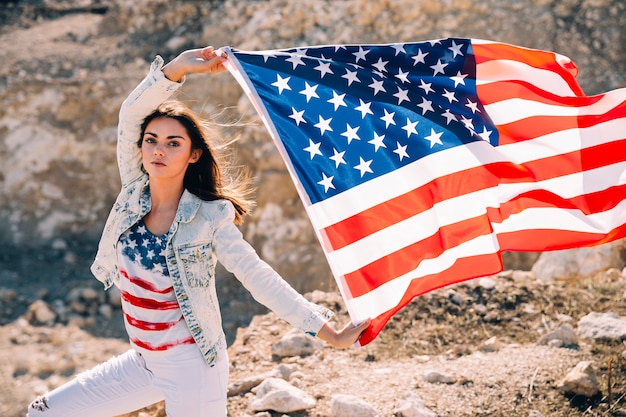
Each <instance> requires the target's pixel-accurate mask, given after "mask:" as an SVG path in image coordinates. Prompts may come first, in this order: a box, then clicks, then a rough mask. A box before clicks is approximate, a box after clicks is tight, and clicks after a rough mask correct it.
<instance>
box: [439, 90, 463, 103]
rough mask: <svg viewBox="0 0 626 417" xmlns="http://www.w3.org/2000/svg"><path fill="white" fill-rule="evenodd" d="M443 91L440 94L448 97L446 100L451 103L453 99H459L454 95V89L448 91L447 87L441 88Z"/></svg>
mask: <svg viewBox="0 0 626 417" xmlns="http://www.w3.org/2000/svg"><path fill="white" fill-rule="evenodd" d="M443 91H444V93H443V94H442V96H444V97H445V98H447V99H448V101H449V102H450V103H452V102H453V101H459V100H457V98H456V97H455V96H454V91H448V90H447V89H445V88H444V89H443Z"/></svg>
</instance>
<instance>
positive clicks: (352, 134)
mask: <svg viewBox="0 0 626 417" xmlns="http://www.w3.org/2000/svg"><path fill="white" fill-rule="evenodd" d="M359 128H360V126H357V127H352V126H350V125H349V124H347V123H346V131H345V132H343V133H342V134H341V136H345V138H346V139H348V145H349V144H350V143H352V141H353V140H361V138H360V137H359V135H358V134H357V132H358V131H359Z"/></svg>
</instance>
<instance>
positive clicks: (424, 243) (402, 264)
mask: <svg viewBox="0 0 626 417" xmlns="http://www.w3.org/2000/svg"><path fill="white" fill-rule="evenodd" d="M491 232H492V227H491V224H490V223H489V219H488V218H487V216H486V215H482V216H478V217H474V218H471V219H467V220H464V221H461V222H458V223H454V224H450V225H446V226H442V227H440V228H439V229H438V230H437V232H436V233H435V234H433V235H431V236H429V237H427V238H425V239H422V240H419V241H417V242H415V243H413V244H412V245H409V246H407V247H404V248H402V249H401V250H398V251H396V252H394V253H390V254H388V255H387V256H384V257H382V258H379V259H377V260H376V261H374V262H372V263H370V264H369V265H365V266H363V267H362V268H359V269H357V270H356V271H354V272H351V273H348V274H345V275H344V279H345V282H346V284H347V285H348V287H349V288H350V294H352V296H353V297H359V296H361V295H364V294H366V293H368V292H370V291H372V290H374V289H376V288H378V287H380V286H381V285H383V284H385V283H387V282H390V281H393V280H394V279H396V278H397V277H399V276H402V275H404V274H407V273H409V272H411V271H412V270H414V269H415V268H417V267H418V266H419V264H420V263H421V262H422V261H423V260H424V259H433V258H436V257H438V256H439V255H441V254H442V253H443V252H445V251H446V250H447V249H449V248H453V247H456V246H458V245H460V244H461V243H463V242H465V241H468V240H471V239H473V238H475V237H478V236H483V235H486V234H489V233H491Z"/></svg>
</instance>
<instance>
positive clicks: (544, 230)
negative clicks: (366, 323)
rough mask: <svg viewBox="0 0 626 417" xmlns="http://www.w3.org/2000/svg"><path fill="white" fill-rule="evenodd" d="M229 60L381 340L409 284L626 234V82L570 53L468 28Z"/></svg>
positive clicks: (232, 55)
mask: <svg viewBox="0 0 626 417" xmlns="http://www.w3.org/2000/svg"><path fill="white" fill-rule="evenodd" d="M225 52H226V53H227V55H228V60H227V66H228V68H229V70H230V71H231V73H232V74H233V75H234V76H235V78H236V79H237V80H238V81H239V83H240V84H241V86H242V87H243V89H244V90H245V91H246V92H247V94H248V95H249V96H250V98H251V100H252V102H253V104H254V105H255V107H256V110H257V111H258V113H259V115H260V116H261V118H262V120H263V122H264V123H265V125H266V127H267V129H268V130H269V132H270V134H271V136H272V138H273V140H274V141H275V143H276V146H277V147H278V149H279V151H280V153H281V155H282V157H283V159H284V161H285V163H286V165H287V168H288V170H289V172H290V174H291V176H292V179H293V181H294V183H295V185H296V188H297V189H298V192H299V193H300V197H301V199H302V201H303V203H304V206H305V207H306V210H307V213H308V216H309V218H310V220H311V223H312V225H313V227H314V229H315V231H316V233H317V236H318V238H319V240H320V242H321V245H322V247H323V249H324V252H325V254H326V257H327V259H328V263H329V265H330V268H331V270H332V272H333V274H334V276H335V279H336V281H337V285H338V286H339V289H340V291H341V293H342V296H343V298H344V300H345V302H346V305H347V308H348V311H349V313H350V316H351V319H352V321H353V322H360V321H362V320H364V319H366V318H372V319H373V321H372V324H371V326H370V327H369V329H368V330H367V331H366V333H364V334H363V336H362V337H361V340H360V343H361V344H362V345H365V344H367V343H369V342H370V341H372V340H373V339H374V338H375V337H376V336H377V335H378V333H379V332H380V331H381V330H382V329H383V327H384V326H385V324H386V323H387V322H388V320H389V319H390V318H391V317H392V316H393V314H395V313H396V312H397V311H398V310H400V309H401V308H402V307H404V306H405V305H406V304H408V303H409V302H410V301H411V300H412V299H413V298H414V297H416V296H418V295H420V294H424V293H426V292H428V291H431V290H433V289H436V288H440V287H443V286H445V285H449V284H452V283H456V282H461V281H463V280H467V279H471V278H475V277H480V276H485V275H490V274H494V273H497V272H499V271H501V270H502V260H501V252H502V251H546V250H553V249H566V248H574V247H581V246H588V245H594V244H600V243H603V242H608V241H611V240H615V239H618V238H622V237H624V236H626V225H625V223H626V89H621V90H615V91H611V92H608V93H606V94H601V95H597V96H593V97H587V96H585V95H584V93H583V91H582V89H581V88H580V86H579V85H578V84H577V82H576V80H575V76H576V67H575V65H574V64H573V63H572V62H571V61H570V60H569V59H568V58H566V57H564V56H561V55H558V54H555V53H552V52H546V51H539V50H532V49H526V48H522V47H517V46H513V45H507V44H502V43H497V42H490V41H482V40H475V39H459V38H449V39H440V40H435V41H430V42H422V43H403V44H388V45H335V46H315V47H304V48H294V49H285V50H273V51H262V52H245V51H238V50H236V49H231V48H225Z"/></svg>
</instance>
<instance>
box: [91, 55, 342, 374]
mask: <svg viewBox="0 0 626 417" xmlns="http://www.w3.org/2000/svg"><path fill="white" fill-rule="evenodd" d="M162 65H163V59H162V58H161V57H160V56H157V57H156V58H155V60H154V62H153V63H152V66H151V69H150V72H149V74H148V75H147V76H146V77H145V78H144V80H143V81H142V82H141V83H140V84H139V85H138V86H137V87H136V88H135V90H133V92H132V93H131V94H130V95H129V96H128V98H127V99H126V100H125V101H124V103H123V104H122V107H121V110H120V118H119V125H118V143H117V159H118V165H119V169H120V176H121V180H122V190H121V192H120V194H119V196H118V197H117V200H116V201H115V204H114V206H113V208H112V209H111V212H110V214H109V217H108V219H107V221H106V224H105V226H104V231H103V233H102V237H101V240H100V244H99V246H98V252H97V255H96V258H95V260H94V262H93V264H92V266H91V270H92V272H93V274H94V275H95V277H96V278H97V279H98V280H99V281H101V282H102V283H103V284H104V285H105V288H109V287H111V285H119V279H120V278H119V271H118V268H117V252H116V245H117V243H118V240H119V238H120V236H121V235H122V233H124V232H125V231H126V230H127V229H128V228H129V227H131V226H132V225H133V224H135V223H136V222H137V221H139V220H140V219H141V218H143V217H144V216H145V215H146V214H147V213H148V212H149V211H150V207H151V198H150V188H149V181H148V175H147V174H146V173H145V172H144V171H143V170H142V169H141V150H140V148H139V147H138V146H137V140H138V139H139V135H140V133H141V132H140V126H141V123H142V122H143V120H144V118H145V117H146V116H147V115H148V114H150V113H151V112H152V111H153V110H154V109H155V108H156V107H157V106H158V105H159V104H160V103H162V102H163V101H165V100H167V99H168V98H169V97H170V96H171V95H172V94H173V93H174V92H175V91H177V90H178V89H179V88H180V86H181V85H182V82H181V83H176V82H172V81H170V80H168V79H167V78H166V77H165V76H164V75H163V72H162V71H161V67H162ZM234 218H235V209H234V207H233V205H232V203H231V202H230V201H227V200H216V201H203V200H201V199H200V198H198V197H197V196H195V195H193V194H191V193H190V192H189V191H187V190H185V191H184V193H183V195H182V197H181V199H180V202H179V205H178V211H177V213H176V216H175V219H174V222H173V223H172V226H171V229H170V232H171V233H170V234H169V236H170V238H169V240H168V242H167V245H166V261H167V267H168V269H169V272H170V277H171V279H172V284H173V288H174V293H175V294H176V298H177V300H178V303H179V305H180V308H181V310H182V313H183V317H184V318H185V321H186V323H187V326H188V327H189V330H190V331H191V334H192V336H193V338H194V339H195V341H196V344H197V346H198V348H199V349H200V351H201V352H202V354H203V356H204V359H205V361H206V363H207V364H208V365H209V366H213V365H215V363H216V362H217V361H218V360H219V359H220V357H219V356H220V353H221V352H224V351H225V349H226V338H225V336H224V331H223V329H222V319H221V314H220V310H219V304H218V299H217V293H216V286H215V263H216V261H219V262H220V263H221V264H222V265H223V266H224V267H225V268H226V269H227V270H228V271H230V272H232V273H233V274H234V275H235V276H236V277H237V279H238V280H239V281H240V282H241V283H242V284H243V285H244V287H245V288H246V289H247V290H248V291H250V293H251V294H252V296H253V297H254V298H255V299H256V300H257V301H258V302H260V303H262V304H263V305H265V306H266V307H268V308H269V309H271V310H272V311H274V312H275V313H276V314H277V315H278V316H279V317H281V318H283V319H284V320H286V321H287V322H289V323H291V324H292V325H293V326H295V327H297V328H299V329H301V330H302V331H304V332H307V333H309V334H313V335H315V334H317V332H318V331H319V330H320V329H321V327H322V326H323V325H324V323H326V322H327V321H328V319H329V318H330V317H331V315H332V313H331V312H330V311H329V310H327V309H326V308H324V307H321V306H318V305H316V304H313V303H311V302H309V301H308V300H306V299H305V298H304V297H303V296H302V295H300V294H299V293H298V292H296V291H295V290H294V289H293V288H292V287H291V286H290V285H289V284H288V283H287V282H285V281H284V280H283V279H282V278H281V277H280V276H279V275H278V273H276V272H275V271H274V270H273V269H272V268H271V267H270V266H269V265H268V264H266V263H265V262H264V261H262V260H261V259H260V258H259V257H258V255H257V254H256V252H255V250H254V249H253V248H252V246H251V245H250V244H249V243H247V242H246V241H245V240H244V239H243V236H242V234H241V232H240V231H239V229H238V228H237V227H236V226H235V224H234Z"/></svg>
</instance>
